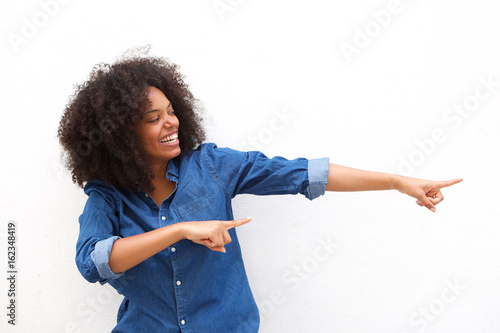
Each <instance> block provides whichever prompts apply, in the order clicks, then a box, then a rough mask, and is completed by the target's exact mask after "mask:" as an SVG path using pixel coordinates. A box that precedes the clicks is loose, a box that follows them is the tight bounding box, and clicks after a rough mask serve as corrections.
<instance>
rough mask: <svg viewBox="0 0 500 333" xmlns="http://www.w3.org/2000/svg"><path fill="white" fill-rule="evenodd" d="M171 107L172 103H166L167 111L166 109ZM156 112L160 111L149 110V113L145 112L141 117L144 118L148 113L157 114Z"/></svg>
mask: <svg viewBox="0 0 500 333" xmlns="http://www.w3.org/2000/svg"><path fill="white" fill-rule="evenodd" d="M171 105H172V102H170V103H168V105H167V109H168V108H169V107H170V106H171ZM157 111H160V110H158V109H154V110H151V111H147V112H145V113H144V114H143V115H142V116H143V117H146V115H147V114H148V113H152V112H157Z"/></svg>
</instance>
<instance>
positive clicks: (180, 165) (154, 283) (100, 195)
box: [76, 143, 328, 333]
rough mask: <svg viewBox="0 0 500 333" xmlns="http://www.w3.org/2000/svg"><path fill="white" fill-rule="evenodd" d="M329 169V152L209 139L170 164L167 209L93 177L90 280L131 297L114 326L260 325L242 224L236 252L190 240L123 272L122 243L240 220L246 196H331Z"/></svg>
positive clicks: (84, 240)
mask: <svg viewBox="0 0 500 333" xmlns="http://www.w3.org/2000/svg"><path fill="white" fill-rule="evenodd" d="M327 176H328V159H327V158H322V159H311V160H307V159H305V158H298V159H295V160H287V159H285V158H283V157H274V158H268V157H266V156H265V155H264V154H262V153H260V152H240V151H236V150H232V149H229V148H218V147H217V146H216V145H215V144H212V143H207V144H202V145H200V146H199V147H198V148H197V149H196V150H192V151H189V152H183V153H182V154H181V155H180V156H178V157H176V158H174V159H172V160H170V161H169V163H168V165H167V173H166V178H167V179H168V180H171V181H174V182H175V183H176V187H175V190H174V192H173V193H172V194H171V195H170V196H169V197H168V198H167V199H165V200H164V201H163V202H162V204H161V206H160V207H158V205H157V204H156V203H155V202H154V200H153V199H152V198H151V197H149V196H148V195H147V194H146V193H144V192H141V191H132V190H118V189H117V188H115V187H113V186H110V185H108V184H106V183H105V182H103V181H99V180H96V181H91V182H88V183H87V184H86V185H85V188H84V191H85V193H86V194H87V195H88V199H87V202H86V205H85V208H84V210H83V213H82V214H81V216H80V218H79V222H80V234H79V238H78V241H77V252H76V264H77V266H78V269H79V270H80V272H81V274H82V275H83V277H84V278H85V279H86V280H88V281H89V282H100V283H101V284H105V283H109V284H110V285H111V286H113V287H114V288H115V289H116V290H117V291H118V293H120V294H122V295H123V296H124V299H123V302H122V303H121V305H120V308H119V310H118V316H117V325H116V327H115V328H114V329H113V332H183V333H188V332H193V333H199V332H218V333H220V332H257V331H258V327H259V311H258V308H257V305H256V303H255V300H254V298H253V296H252V292H251V290H250V286H249V283H248V280H247V276H246V273H245V268H244V265H243V260H242V255H241V248H240V244H239V242H238V237H237V235H236V230H235V229H236V228H232V229H230V230H229V234H230V236H231V240H232V241H231V242H230V243H229V244H227V245H225V248H226V253H221V252H214V251H211V250H210V249H208V248H207V247H205V246H203V245H199V244H196V243H193V242H191V241H190V240H187V239H184V240H181V241H179V242H177V243H175V244H173V245H171V246H169V247H167V248H166V249H165V250H163V251H161V252H159V253H157V254H156V255H154V256H152V257H150V258H149V259H147V260H145V261H143V262H142V263H140V264H138V265H136V266H134V267H132V268H130V269H128V270H127V271H125V272H123V273H119V274H115V273H114V272H113V271H111V269H110V268H109V265H108V259H109V255H110V253H111V248H112V246H113V243H114V242H115V241H116V240H117V239H119V238H122V237H128V236H133V235H137V234H141V233H144V232H148V231H151V230H154V229H157V228H161V227H163V226H167V225H170V224H173V223H177V222H182V221H207V220H233V219H234V218H233V212H232V207H231V199H232V198H233V197H234V196H236V195H237V194H240V193H250V194H256V195H271V194H273V195H274V194H298V193H301V194H303V195H305V196H306V197H307V198H308V199H311V200H312V199H314V198H316V197H318V196H321V195H323V194H324V193H325V187H326V180H327Z"/></svg>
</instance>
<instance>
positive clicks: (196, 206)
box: [176, 193, 214, 219]
mask: <svg viewBox="0 0 500 333" xmlns="http://www.w3.org/2000/svg"><path fill="white" fill-rule="evenodd" d="M213 202H214V200H213V198H212V196H210V194H209V193H206V194H205V195H202V196H201V197H198V198H196V199H193V200H191V201H190V202H188V203H186V204H184V205H180V206H177V208H176V212H177V216H178V217H179V218H180V219H183V218H184V217H186V216H188V215H193V214H195V215H196V217H197V218H199V219H207V218H210V217H211V216H212V214H211V213H212V212H211V210H213V208H214V207H210V205H212V206H213ZM204 208H205V211H203V209H204ZM197 212H199V213H198V214H196V213H197Z"/></svg>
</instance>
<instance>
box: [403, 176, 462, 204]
mask: <svg viewBox="0 0 500 333" xmlns="http://www.w3.org/2000/svg"><path fill="white" fill-rule="evenodd" d="M461 181H462V178H455V179H452V180H445V181H432V180H424V179H418V178H411V177H405V176H400V178H399V179H398V182H397V183H396V189H397V190H398V191H399V192H401V193H404V194H407V195H409V196H412V197H414V198H416V199H417V204H418V205H419V206H423V207H427V208H428V209H429V210H431V211H432V212H435V211H436V207H435V206H436V205H437V204H438V203H440V202H441V201H443V199H444V197H443V194H442V193H441V189H442V188H443V187H448V186H451V185H455V184H457V183H460V182H461Z"/></svg>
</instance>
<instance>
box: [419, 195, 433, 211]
mask: <svg viewBox="0 0 500 333" xmlns="http://www.w3.org/2000/svg"><path fill="white" fill-rule="evenodd" d="M418 200H419V201H420V203H421V204H422V205H423V206H425V207H427V208H428V209H429V210H430V211H431V212H433V213H435V212H436V207H435V206H434V204H433V203H432V202H431V200H430V199H429V198H428V197H427V196H425V195H423V196H421V197H420V198H418ZM417 203H418V202H417Z"/></svg>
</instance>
